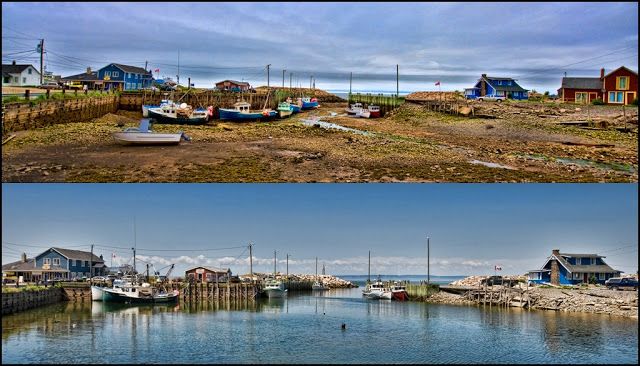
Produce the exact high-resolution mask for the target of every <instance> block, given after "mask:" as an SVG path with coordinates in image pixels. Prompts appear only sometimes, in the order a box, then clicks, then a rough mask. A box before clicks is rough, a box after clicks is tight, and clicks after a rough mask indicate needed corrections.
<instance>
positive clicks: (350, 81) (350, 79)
mask: <svg viewBox="0 0 640 366" xmlns="http://www.w3.org/2000/svg"><path fill="white" fill-rule="evenodd" d="M352 81H353V72H351V73H350V74H349V99H351V83H352Z"/></svg>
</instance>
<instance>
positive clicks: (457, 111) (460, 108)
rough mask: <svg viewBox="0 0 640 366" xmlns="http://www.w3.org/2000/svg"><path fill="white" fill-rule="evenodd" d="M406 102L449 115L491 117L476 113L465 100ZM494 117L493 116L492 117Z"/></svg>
mask: <svg viewBox="0 0 640 366" xmlns="http://www.w3.org/2000/svg"><path fill="white" fill-rule="evenodd" d="M407 103H414V104H419V105H421V106H422V107H423V108H424V109H426V110H429V111H433V112H440V113H446V114H451V115H463V116H473V117H485V118H491V117H492V116H484V115H476V111H475V108H474V106H473V105H472V104H470V103H469V102H468V101H466V100H407ZM494 118H495V117H494Z"/></svg>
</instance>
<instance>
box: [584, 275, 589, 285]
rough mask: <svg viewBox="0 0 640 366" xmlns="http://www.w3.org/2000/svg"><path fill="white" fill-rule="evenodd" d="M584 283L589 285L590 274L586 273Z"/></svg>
mask: <svg viewBox="0 0 640 366" xmlns="http://www.w3.org/2000/svg"><path fill="white" fill-rule="evenodd" d="M583 282H584V283H589V274H588V273H585V274H584V280H583Z"/></svg>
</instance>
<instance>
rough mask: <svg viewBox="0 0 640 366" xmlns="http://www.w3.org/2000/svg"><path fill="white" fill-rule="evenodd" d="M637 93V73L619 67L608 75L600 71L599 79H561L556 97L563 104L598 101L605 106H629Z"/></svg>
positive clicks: (602, 70)
mask: <svg viewBox="0 0 640 366" xmlns="http://www.w3.org/2000/svg"><path fill="white" fill-rule="evenodd" d="M637 93H638V73H636V72H633V71H632V70H629V69H628V68H626V67H624V66H621V67H619V68H617V69H615V70H614V71H612V72H610V73H609V74H607V75H605V74H604V69H600V77H599V78H583V77H581V78H568V77H564V78H562V86H561V87H560V89H558V97H559V98H560V99H561V100H562V101H563V102H569V103H583V104H587V103H591V102H592V101H594V100H596V99H600V100H602V101H603V102H605V103H606V104H620V105H623V104H625V105H626V104H631V102H633V100H634V99H635V98H636V97H637Z"/></svg>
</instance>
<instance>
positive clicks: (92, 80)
mask: <svg viewBox="0 0 640 366" xmlns="http://www.w3.org/2000/svg"><path fill="white" fill-rule="evenodd" d="M60 82H62V83H64V84H66V85H69V84H71V83H73V84H81V85H86V86H87V88H88V89H90V90H96V89H101V88H102V84H103V81H102V80H100V79H98V72H97V71H91V68H90V67H87V71H86V72H83V73H82V74H77V75H71V76H65V77H63V78H62V79H60Z"/></svg>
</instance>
